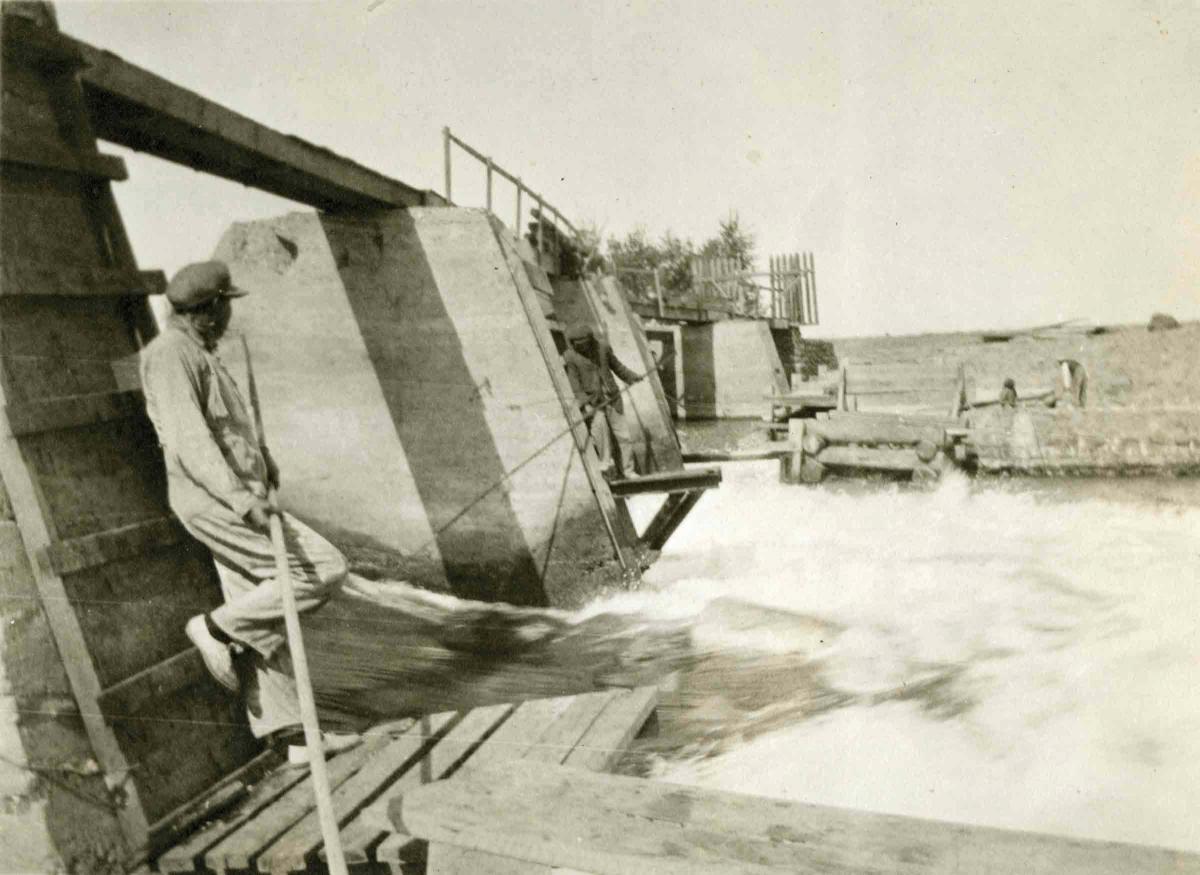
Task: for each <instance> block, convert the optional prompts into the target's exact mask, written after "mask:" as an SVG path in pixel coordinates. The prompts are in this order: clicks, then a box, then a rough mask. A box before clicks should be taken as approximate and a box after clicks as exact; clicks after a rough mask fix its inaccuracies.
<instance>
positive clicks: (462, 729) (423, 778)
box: [322, 705, 513, 864]
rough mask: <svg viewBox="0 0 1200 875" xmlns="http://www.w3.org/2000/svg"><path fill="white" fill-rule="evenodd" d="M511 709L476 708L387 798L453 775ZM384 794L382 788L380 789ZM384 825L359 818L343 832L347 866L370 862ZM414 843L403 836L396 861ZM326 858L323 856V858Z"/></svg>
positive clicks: (392, 786) (397, 844) (402, 779)
mask: <svg viewBox="0 0 1200 875" xmlns="http://www.w3.org/2000/svg"><path fill="white" fill-rule="evenodd" d="M512 710H513V706H512V705H491V706H489V707H486V708H476V709H475V710H473V711H470V712H468V713H467V715H466V716H465V717H463V719H462V720H461V721H460V722H459V723H458V724H457V725H456V726H455V727H454V728H453V729H452V730H450V732H448V733H446V736H445V737H444V738H442V739H441V740H440V741H438V743H437V744H435V745H434V746H433V748H432V749H431V750H430V751H429V754H428V755H427V756H426V757H425V758H424V759H422V760H421V762H420V763H419V764H418V765H417V767H415V768H411V769H409V770H408V771H406V772H405V773H404V774H402V775H401V776H400V778H399V780H397V781H395V782H394V783H392V784H391V785H390V786H388V787H387V788H386V791H384V793H385V795H386V796H387V797H391V796H393V795H396V794H401V793H406V792H408V791H409V790H412V789H414V788H416V787H419V786H421V785H422V784H427V783H429V782H430V781H437V780H440V779H442V778H445V777H448V776H450V775H451V774H453V773H454V770H455V769H457V768H458V767H459V766H460V765H461V764H462V762H463V760H465V759H466V758H467V757H468V756H470V755H471V754H472V753H473V752H474V750H475V748H476V747H478V746H479V744H480V743H482V741H483V740H484V739H485V738H487V737H488V735H489V734H491V733H492V732H493V731H494V730H495V729H496V726H497V724H499V723H500V722H501V721H502V720H504V719H505V718H506V717H507V716H508V715H509V714H511V713H512ZM380 789H381V790H382V788H380ZM384 831H385V829H384V822H383V820H382V819H375V818H371V817H369V816H368V817H366V818H358V819H356V820H354V821H352V822H351V824H350V825H349V827H348V828H347V829H345V830H343V832H342V848H343V850H344V851H345V854H346V862H347V863H351V864H353V863H362V862H367V861H368V860H369V852H370V849H371V847H372V845H374V844H375V842H377V841H378V840H379V838H380V836H382V835H383V833H384ZM411 841H412V839H411V838H410V837H409V836H403V837H402V838H401V840H400V841H398V842H396V843H395V844H394V845H393V847H394V848H395V853H396V856H397V858H399V857H400V856H401V855H402V854H403V848H404V846H406V845H408V844H409V843H410V842H411ZM322 856H323V855H322Z"/></svg>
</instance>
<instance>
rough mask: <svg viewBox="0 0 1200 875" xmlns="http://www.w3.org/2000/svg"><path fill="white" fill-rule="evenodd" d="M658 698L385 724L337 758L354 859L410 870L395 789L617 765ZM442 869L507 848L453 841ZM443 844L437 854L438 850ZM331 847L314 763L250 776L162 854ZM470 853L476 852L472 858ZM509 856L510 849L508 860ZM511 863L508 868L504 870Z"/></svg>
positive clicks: (419, 848) (291, 867) (171, 857)
mask: <svg viewBox="0 0 1200 875" xmlns="http://www.w3.org/2000/svg"><path fill="white" fill-rule="evenodd" d="M656 702H657V690H656V689H655V688H652V687H646V688H639V689H635V690H607V691H604V692H600V693H588V694H585V695H581V696H560V697H556V698H551V699H537V700H531V701H528V702H524V703H522V704H520V705H518V706H515V707H514V706H513V705H511V704H501V705H492V706H488V707H484V708H477V709H474V710H471V711H468V712H465V713H462V714H459V713H455V712H446V713H441V714H435V715H431V716H427V717H421V718H417V719H416V720H415V721H412V720H406V721H402V722H400V723H398V724H395V725H394V726H388V725H384V726H377V727H374V728H373V729H370V730H368V731H367V733H366V734H365V741H364V743H363V744H362V745H361V746H359V747H357V748H355V749H352V750H350V751H348V752H346V753H343V754H340V755H338V756H336V757H334V758H332V759H331V760H330V762H329V772H330V782H331V784H332V785H333V788H334V789H333V806H334V812H335V816H336V819H337V821H338V824H339V826H340V828H341V839H342V846H343V848H344V850H345V855H346V859H347V862H349V863H350V864H351V865H367V866H371V865H386V866H390V867H392V869H393V871H397V872H399V871H404V867H405V866H407V865H408V861H411V860H413V859H418V858H420V857H422V856H423V855H424V853H425V844H424V842H423V841H422V840H420V839H418V838H414V837H413V836H411V835H408V834H398V833H395V832H394V831H393V829H392V827H391V822H390V820H389V818H388V814H387V808H388V804H389V801H390V800H391V799H392V798H394V797H397V796H402V795H404V794H405V793H408V792H411V791H413V790H415V789H417V788H420V787H421V786H423V785H426V784H429V783H431V782H433V781H439V780H442V779H445V778H449V777H451V776H457V775H459V774H463V773H464V772H466V771H469V770H471V769H476V768H481V767H485V766H486V765H487V764H489V763H496V762H503V761H507V760H511V759H520V758H522V757H525V758H529V759H531V760H535V761H541V762H548V763H552V764H555V765H557V764H560V763H563V762H566V763H567V764H568V765H572V766H576V767H579V768H586V769H607V768H611V767H612V765H613V764H614V763H615V762H616V760H617V759H618V758H619V757H620V756H621V755H622V754H623V753H624V751H625V750H626V748H627V747H628V745H629V743H630V741H631V739H632V738H633V736H634V735H635V734H636V733H637V731H638V730H639V729H640V728H641V727H642V726H643V724H645V722H646V720H647V719H648V717H649V715H650V714H651V712H652V711H653V708H654V706H655V704H656ZM444 850H445V857H446V859H447V866H449V865H450V862H452V861H454V860H457V861H458V862H457V863H456V864H455V865H459V864H462V865H466V866H467V868H461V866H460V868H453V867H451V868H446V869H437V868H433V867H432V866H431V868H430V869H429V870H428V871H429V872H430V873H435V872H443V873H445V872H491V871H501V870H497V869H493V868H490V867H491V866H492V864H493V863H497V861H496V860H495V858H486V857H479V856H478V855H470V854H459V853H457V852H456V851H455V849H451V848H446V849H444ZM433 856H435V855H431V860H432V859H433ZM323 860H324V848H323V843H322V840H321V832H320V828H319V824H318V822H317V818H316V814H315V811H314V800H313V796H312V788H311V785H310V783H309V779H308V772H307V770H306V769H302V768H301V769H296V768H286V767H282V768H280V769H277V770H275V771H273V772H271V773H269V774H267V775H266V776H264V777H262V778H261V779H259V780H258V781H257V783H255V784H254V785H253V786H251V787H248V788H247V789H246V792H245V794H244V798H243V799H242V800H241V801H240V802H239V803H238V804H237V805H236V806H235V807H233V808H230V809H228V810H225V811H223V812H220V813H218V814H217V815H216V816H215V820H214V821H213V822H212V823H209V824H208V825H206V826H204V827H202V828H201V829H200V830H199V831H198V832H197V833H195V834H194V835H192V836H190V837H188V838H187V839H185V840H184V841H182V842H181V843H180V844H179V845H178V846H177V847H175V848H172V849H171V850H169V851H168V852H166V853H165V854H163V856H162V857H160V858H159V860H158V861H157V868H158V869H159V871H164V872H191V871H201V870H205V869H207V870H211V871H216V872H225V871H230V870H234V871H238V870H244V869H247V868H250V869H256V870H257V871H260V872H264V873H266V872H273V873H282V872H296V871H314V870H316V871H323V869H322V866H323ZM464 861H465V862H464ZM499 862H501V863H502V862H503V861H499ZM503 871H506V870H503ZM522 871H524V872H526V873H528V872H529V871H530V870H529V868H528V867H525V868H524V869H523V870H522Z"/></svg>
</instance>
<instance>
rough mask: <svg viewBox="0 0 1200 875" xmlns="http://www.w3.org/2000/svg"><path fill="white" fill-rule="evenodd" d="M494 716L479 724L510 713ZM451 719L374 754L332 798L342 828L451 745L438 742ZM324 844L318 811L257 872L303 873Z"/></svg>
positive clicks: (431, 722)
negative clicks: (407, 772)
mask: <svg viewBox="0 0 1200 875" xmlns="http://www.w3.org/2000/svg"><path fill="white" fill-rule="evenodd" d="M484 710H485V711H486V710H488V709H484ZM491 710H492V713H489V714H484V715H481V717H482V719H481V720H478V721H476V722H477V723H478V724H481V725H484V726H490V725H492V724H493V723H494V722H495V719H496V718H497V717H502V716H503V714H504V713H506V709H503V707H502V708H500V709H491ZM476 713H478V712H474V713H473V714H472V715H470V716H469V717H468V718H467V719H465V720H464V721H463V722H462V723H460V724H459V726H458V728H457V729H456V732H457V733H458V734H459V735H460V736H466V735H471V734H472V733H474V732H475V731H476V727H474V726H472V724H471V723H470V718H471V717H473V716H475V714H476ZM451 717H452V715H451V714H438V715H434V716H433V717H431V718H426V719H424V720H418V721H417V722H416V723H414V724H413V726H412V727H411V728H410V729H409V730H408V731H407V732H405V733H404V734H403V735H401V736H400V737H399V738H397V739H395V740H394V741H392V742H390V743H389V744H387V745H386V746H385V747H384V748H383V749H382V750H379V751H378V752H376V753H374V754H373V755H372V756H371V757H370V758H369V759H368V760H367V761H366V762H365V763H364V764H363V767H362V768H361V769H360V770H359V771H358V772H357V773H356V774H355V775H353V776H352V777H351V778H349V779H348V780H347V781H346V782H345V783H344V784H342V786H340V787H338V789H337V791H336V792H335V793H334V794H333V806H334V812H335V816H336V817H337V821H338V826H339V827H341V826H344V825H345V824H346V823H348V822H349V821H350V820H351V819H352V818H354V817H355V816H356V815H357V814H358V813H359V812H360V811H362V809H363V808H365V807H366V806H367V805H368V804H369V803H370V802H371V801H373V800H374V798H375V797H376V795H378V794H379V793H380V792H381V790H382V788H383V787H385V786H387V785H388V784H389V783H390V782H391V781H392V780H393V779H394V778H395V777H396V776H397V775H400V774H402V773H404V772H405V770H406V769H410V768H411V767H412V766H413V765H414V764H415V763H416V761H417V760H418V759H419V758H420V757H422V756H424V755H425V754H426V753H427V752H428V751H429V749H430V748H432V747H433V746H434V745H435V744H437V745H439V746H441V745H445V744H452V743H453V740H452V739H451V736H447V737H446V738H445V739H442V741H441V742H439V740H438V739H439V736H440V734H441V732H442V731H443V730H444V729H445V728H446V727H447V726H448V725H449V724H450V721H451ZM489 721H490V722H489ZM481 731H483V730H481ZM451 735H454V733H453V732H452V733H451ZM322 844H323V840H322V836H321V824H320V821H319V819H318V817H317V812H316V810H315V809H313V810H311V811H309V812H308V813H307V814H306V815H304V817H302V818H300V820H298V821H296V823H295V824H293V825H292V827H291V828H290V829H288V831H287V832H285V833H284V834H283V835H282V836H280V837H279V838H278V839H277V840H276V841H275V843H274V844H272V845H271V846H270V847H269V848H267V849H266V850H265V851H264V852H263V853H262V855H261V856H260V857H259V860H258V869H259V871H260V872H295V871H299V870H302V869H304V868H305V867H306V866H307V861H308V860H309V859H311V858H313V857H315V855H316V852H317V851H318V850H320V849H321V847H322Z"/></svg>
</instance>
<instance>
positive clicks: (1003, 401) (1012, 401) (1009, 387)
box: [1000, 377, 1017, 407]
mask: <svg viewBox="0 0 1200 875" xmlns="http://www.w3.org/2000/svg"><path fill="white" fill-rule="evenodd" d="M1000 406H1001V407H1016V406H1017V383H1016V381H1015V380H1014V379H1013V378H1012V377H1006V378H1005V380H1004V388H1002V389H1001V390H1000Z"/></svg>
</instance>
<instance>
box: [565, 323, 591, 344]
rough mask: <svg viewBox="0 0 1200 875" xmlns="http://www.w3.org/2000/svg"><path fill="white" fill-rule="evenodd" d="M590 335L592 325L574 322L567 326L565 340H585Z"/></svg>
mask: <svg viewBox="0 0 1200 875" xmlns="http://www.w3.org/2000/svg"><path fill="white" fill-rule="evenodd" d="M592 336H593V334H592V326H590V325H588V324H586V323H583V322H576V323H574V324H572V325H569V326H567V340H587V339H588V338H589V337H592Z"/></svg>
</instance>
